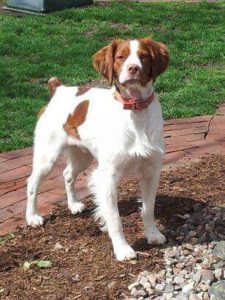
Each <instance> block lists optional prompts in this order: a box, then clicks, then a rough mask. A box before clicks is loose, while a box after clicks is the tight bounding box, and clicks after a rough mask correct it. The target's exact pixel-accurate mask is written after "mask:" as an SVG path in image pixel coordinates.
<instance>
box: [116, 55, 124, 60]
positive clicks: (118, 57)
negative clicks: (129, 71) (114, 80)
mask: <svg viewBox="0 0 225 300" xmlns="http://www.w3.org/2000/svg"><path fill="white" fill-rule="evenodd" d="M116 59H118V60H124V56H123V55H118V56H117V57H116Z"/></svg>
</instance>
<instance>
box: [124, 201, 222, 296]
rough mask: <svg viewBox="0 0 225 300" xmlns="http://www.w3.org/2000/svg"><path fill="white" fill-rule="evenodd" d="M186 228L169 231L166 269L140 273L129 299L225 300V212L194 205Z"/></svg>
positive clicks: (165, 261) (186, 218) (129, 287)
mask: <svg viewBox="0 0 225 300" xmlns="http://www.w3.org/2000/svg"><path fill="white" fill-rule="evenodd" d="M176 218H180V219H182V220H184V224H183V225H182V226H180V227H179V228H177V229H176V230H170V231H167V232H166V234H167V235H168V236H170V237H171V236H172V238H169V240H168V242H167V244H166V245H165V247H164V248H163V249H162V250H161V251H162V253H163V256H164V263H165V269H164V270H162V271H161V272H159V273H149V272H147V271H143V272H141V273H140V274H139V275H138V277H137V279H136V281H135V282H133V283H131V284H130V285H129V286H128V290H129V291H130V295H131V297H129V298H128V299H133V300H142V299H159V300H160V299H161V300H167V299H178V300H179V299H180V300H185V299H187V300H223V299H224V300H225V241H223V239H225V208H220V207H204V206H203V205H202V204H201V203H197V204H195V206H194V208H193V213H192V214H185V215H176Z"/></svg>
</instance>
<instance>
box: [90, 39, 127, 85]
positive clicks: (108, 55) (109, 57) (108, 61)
mask: <svg viewBox="0 0 225 300" xmlns="http://www.w3.org/2000/svg"><path fill="white" fill-rule="evenodd" d="M121 42H123V40H114V41H112V43H111V44H110V45H108V46H106V47H104V48H102V49H101V50H99V51H98V52H97V53H96V54H95V55H94V56H93V66H94V68H95V70H96V71H98V72H99V73H100V74H101V75H102V76H104V77H105V78H106V79H107V80H108V82H109V84H110V85H112V82H113V62H114V54H115V51H116V48H117V46H118V45H119V44H120V43H121Z"/></svg>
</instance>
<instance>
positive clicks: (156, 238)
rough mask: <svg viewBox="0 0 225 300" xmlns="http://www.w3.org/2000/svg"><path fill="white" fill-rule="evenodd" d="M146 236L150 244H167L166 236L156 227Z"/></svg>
mask: <svg viewBox="0 0 225 300" xmlns="http://www.w3.org/2000/svg"><path fill="white" fill-rule="evenodd" d="M145 235H146V238H147V240H148V243H149V244H152V245H162V244H164V243H165V242H166V238H165V236H164V235H163V234H162V233H161V232H160V231H159V230H158V229H157V228H156V227H153V228H151V229H149V230H148V232H147V233H145Z"/></svg>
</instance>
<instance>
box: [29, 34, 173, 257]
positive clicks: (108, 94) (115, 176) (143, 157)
mask: <svg viewBox="0 0 225 300" xmlns="http://www.w3.org/2000/svg"><path fill="white" fill-rule="evenodd" d="M168 62H169V55H168V51H167V48H166V46H165V45H164V44H162V43H158V42H155V41H153V40H151V39H148V38H143V39H137V40H127V41H125V40H115V41H113V42H112V43H111V44H110V45H108V46H106V47H104V48H103V49H101V50H100V51H98V52H97V53H96V54H95V55H94V57H93V65H94V67H95V69H96V70H97V71H98V72H100V73H101V74H102V75H103V76H104V77H106V78H107V79H108V81H109V84H110V85H112V84H114V86H113V87H112V88H111V89H100V88H90V89H81V88H79V87H66V86H64V85H63V84H62V83H61V82H60V81H59V80H58V79H52V80H50V81H49V85H50V88H51V91H52V94H53V96H52V99H51V101H50V103H49V104H48V106H47V107H46V109H45V111H44V113H43V114H42V115H41V116H40V118H39V120H38V122H37V126H36V130H35V143H34V155H33V171H32V174H31V176H30V178H29V180H28V187H27V196H28V202H27V211H26V220H27V223H28V224H29V225H31V226H38V225H42V224H43V218H42V217H41V216H40V215H39V213H38V210H37V192H38V187H39V185H40V182H41V180H42V178H43V177H44V176H45V175H47V174H48V172H49V171H50V170H51V168H52V167H53V165H54V164H55V162H56V160H57V158H58V157H59V155H60V154H61V153H62V152H64V153H65V154H66V157H67V167H66V169H65V171H64V177H65V188H66V192H67V198H68V207H69V209H70V210H71V212H72V213H73V214H76V213H79V212H81V211H83V210H84V209H85V205H84V204H83V203H81V202H80V201H79V199H78V198H77V195H76V192H75V189H74V181H75V179H76V177H77V175H78V174H79V173H80V172H82V171H84V170H85V169H86V168H87V167H88V166H89V164H90V163H91V161H92V160H93V158H94V159H96V160H97V161H98V167H97V169H96V170H95V171H94V172H93V174H92V176H91V180H90V186H91V188H92V191H93V193H94V195H95V203H96V204H97V210H96V217H97V218H98V219H100V223H101V225H102V226H103V227H104V229H105V230H107V231H108V234H109V236H110V238H111V240H112V244H113V250H114V253H115V256H116V258H117V259H118V260H124V259H131V258H134V257H135V256H136V253H135V251H134V250H133V249H132V248H131V247H130V246H129V244H128V243H127V241H126V239H125V236H124V234H123V230H122V225H121V220H120V216H119V211H118V206H117V185H118V182H119V180H120V178H121V177H122V175H123V174H126V173H128V174H130V172H131V171H134V172H136V174H137V176H138V178H140V182H141V187H142V211H141V215H142V217H143V220H144V231H145V236H146V238H147V240H148V242H149V243H154V244H162V243H164V242H165V237H164V236H163V235H162V234H161V233H160V232H159V230H158V229H157V228H156V225H155V223H154V205H155V197H156V192H157V188H158V183H159V177H160V169H161V159H162V154H163V135H162V130H163V119H162V112H161V106H160V103H159V101H158V100H157V97H156V95H155V93H154V88H153V83H154V81H155V80H156V78H157V76H158V75H160V74H161V73H162V72H164V71H165V70H166V68H167V66H168Z"/></svg>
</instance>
